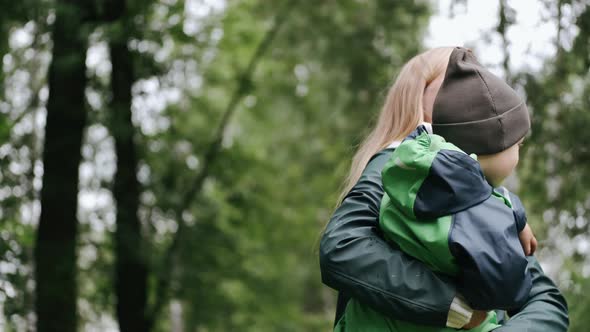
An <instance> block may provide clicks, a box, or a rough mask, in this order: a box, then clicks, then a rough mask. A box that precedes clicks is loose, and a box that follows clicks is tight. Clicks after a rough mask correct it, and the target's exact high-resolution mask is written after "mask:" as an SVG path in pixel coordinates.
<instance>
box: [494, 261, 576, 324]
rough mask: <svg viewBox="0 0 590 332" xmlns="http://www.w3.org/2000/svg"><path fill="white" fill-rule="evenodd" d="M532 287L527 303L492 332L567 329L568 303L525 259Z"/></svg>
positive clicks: (540, 270) (536, 262) (543, 274)
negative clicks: (531, 279)
mask: <svg viewBox="0 0 590 332" xmlns="http://www.w3.org/2000/svg"><path fill="white" fill-rule="evenodd" d="M527 258H528V261H529V266H528V267H529V271H530V273H531V275H532V278H533V288H532V289H531V292H530V294H529V299H528V301H527V303H526V304H525V305H524V306H523V307H522V308H521V309H520V310H519V311H518V312H515V313H512V314H514V315H513V316H512V317H511V318H510V319H509V320H508V321H507V322H506V323H505V324H504V325H503V326H502V327H500V328H498V329H496V330H494V332H522V331H551V332H562V331H563V332H565V331H567V328H568V326H569V318H568V309H567V302H566V301H565V298H564V297H563V295H561V293H560V292H559V290H558V289H557V287H556V286H555V284H554V283H553V282H552V281H551V279H549V277H547V276H546V275H545V273H544V272H543V269H542V268H541V266H540V265H539V262H538V261H537V260H536V259H535V257H533V256H529V257H527Z"/></svg>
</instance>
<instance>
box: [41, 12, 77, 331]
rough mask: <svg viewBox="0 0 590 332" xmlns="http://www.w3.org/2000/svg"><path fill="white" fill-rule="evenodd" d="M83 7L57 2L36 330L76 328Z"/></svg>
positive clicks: (42, 207) (50, 86) (42, 206)
mask: <svg viewBox="0 0 590 332" xmlns="http://www.w3.org/2000/svg"><path fill="white" fill-rule="evenodd" d="M79 11H80V8H78V6H77V5H76V4H75V2H73V1H66V0H62V1H57V4H56V11H55V16H56V17H55V22H54V24H53V32H52V33H53V57H52V62H51V65H50V67H49V81H48V84H49V99H48V101H47V122H46V127H45V142H44V150H43V165H44V173H43V188H42V189H41V217H40V220H39V228H38V231H37V239H36V244H35V253H34V254H35V281H36V302H35V310H36V314H37V323H36V324H37V331H38V332H45V331H60V332H71V331H75V330H76V327H77V310H76V295H77V282H76V240H77V223H78V222H77V218H76V212H77V196H78V165H79V163H80V159H81V154H80V147H81V144H82V133H83V130H84V126H85V123H86V110H85V105H84V88H85V86H86V66H85V59H86V49H87V36H86V34H85V33H83V32H82V31H84V30H83V29H81V25H82V22H81V19H80V15H79Z"/></svg>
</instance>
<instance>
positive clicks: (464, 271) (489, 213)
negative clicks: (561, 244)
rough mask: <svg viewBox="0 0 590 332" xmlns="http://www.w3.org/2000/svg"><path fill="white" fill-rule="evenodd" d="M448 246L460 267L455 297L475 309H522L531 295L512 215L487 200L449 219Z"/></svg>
mask: <svg viewBox="0 0 590 332" xmlns="http://www.w3.org/2000/svg"><path fill="white" fill-rule="evenodd" d="M449 247H450V249H451V253H452V254H453V256H454V257H455V259H456V261H457V264H458V265H459V270H460V273H459V279H458V285H460V287H459V293H461V294H462V295H463V296H465V298H466V299H467V302H468V303H469V304H470V305H471V307H472V308H474V309H478V310H493V309H504V310H509V309H514V308H520V307H521V306H522V305H523V304H524V303H525V302H526V300H527V298H528V296H529V292H530V290H531V286H532V283H531V275H530V272H529V271H528V270H527V265H528V262H527V259H526V257H525V255H524V251H523V249H522V246H521V244H520V240H519V238H518V231H517V226H516V222H515V217H514V213H513V210H512V209H511V208H510V207H508V206H507V205H505V204H504V202H502V201H501V200H500V199H498V198H497V197H494V196H490V197H489V198H488V199H487V200H485V201H484V202H483V203H481V204H478V205H475V206H473V207H471V208H469V209H467V210H464V211H462V212H459V213H457V214H455V215H453V222H452V226H451V230H450V232H449Z"/></svg>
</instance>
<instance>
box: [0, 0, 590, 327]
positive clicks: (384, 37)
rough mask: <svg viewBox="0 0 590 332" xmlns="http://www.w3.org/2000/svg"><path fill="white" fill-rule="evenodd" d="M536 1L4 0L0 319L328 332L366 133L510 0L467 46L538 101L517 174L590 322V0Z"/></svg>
mask: <svg viewBox="0 0 590 332" xmlns="http://www.w3.org/2000/svg"><path fill="white" fill-rule="evenodd" d="M525 2H527V3H532V4H534V6H532V7H529V9H528V10H527V9H525V11H527V12H526V13H524V14H523V10H518V9H517V7H522V1H516V0H513V1H509V0H499V1H487V2H481V1H478V2H476V1H467V0H452V1H451V0H447V1H441V2H435V1H426V0H423V1H420V0H340V1H333V0H325V1H308V0H302V1H294V0H276V1H268V0H267V1H265V0H239V1H238V0H184V1H183V0H125V1H122V0H121V1H118V0H79V1H75V0H20V1H3V2H2V5H1V7H0V8H1V9H2V10H1V11H0V59H1V60H2V61H0V66H1V70H0V330H2V331H57V330H59V331H65V332H68V331H77V330H81V331H118V330H119V331H175V332H176V331H326V330H328V329H329V328H330V326H331V324H332V319H333V315H334V310H335V293H334V292H333V291H332V290H330V289H329V288H327V287H325V286H323V285H322V284H321V279H320V274H319V267H318V259H317V252H316V251H315V250H316V245H317V239H318V236H319V234H320V232H321V230H322V228H323V226H324V225H325V223H326V222H327V220H328V219H329V217H330V214H331V212H332V209H333V207H334V206H335V203H336V198H337V195H338V191H339V189H340V186H341V184H342V181H343V179H344V177H345V175H346V173H347V171H348V168H349V166H350V161H351V158H352V155H353V153H354V148H355V146H357V145H358V143H359V142H360V140H361V139H362V138H363V137H364V135H366V133H367V130H368V129H369V128H370V125H371V124H372V123H373V122H372V121H374V119H375V116H376V114H377V113H378V111H379V108H380V105H381V104H382V102H383V97H384V94H385V92H386V90H387V87H388V85H389V84H390V83H391V82H392V80H393V79H394V78H395V74H396V72H397V71H398V70H399V69H400V66H401V65H402V64H403V63H404V62H405V61H407V60H408V59H409V58H410V57H412V56H414V55H415V54H417V53H418V52H420V51H421V50H424V49H425V48H427V47H431V46H441V45H437V43H439V42H441V41H444V42H449V41H448V40H449V39H448V38H446V37H448V36H451V35H453V34H454V33H455V32H456V31H458V30H455V31H450V32H448V33H446V35H445V30H444V29H445V27H447V26H450V24H452V23H453V22H458V21H459V20H464V22H473V21H474V20H473V17H474V16H473V15H474V14H472V12H473V10H474V7H473V6H476V7H477V6H480V7H481V6H489V5H490V4H492V3H493V8H494V9H493V10H487V12H485V13H484V14H483V15H485V17H487V18H488V19H490V20H491V21H490V20H488V21H490V22H492V23H491V25H490V26H488V27H487V28H486V29H483V30H481V29H479V30H478V29H476V28H475V27H473V28H471V27H469V26H467V27H466V26H462V27H461V28H460V30H466V31H471V32H474V33H475V34H476V35H475V37H473V36H472V37H471V39H469V40H456V39H455V40H453V39H451V40H452V41H451V42H452V43H455V44H456V45H461V46H467V47H472V48H473V49H474V51H475V53H476V54H478V55H479V56H480V57H481V59H482V61H483V62H484V64H486V65H487V66H489V67H490V68H491V69H492V70H494V71H495V72H496V73H498V74H499V75H501V76H502V77H504V78H505V79H506V80H507V81H508V82H509V83H510V84H511V85H512V86H514V87H515V88H516V89H517V90H518V91H519V93H521V94H522V95H523V97H525V98H526V99H527V103H528V105H529V110H530V111H531V114H532V117H533V125H532V130H531V133H530V135H529V136H528V138H527V141H526V143H525V146H524V148H523V152H522V156H521V162H520V164H519V168H518V172H517V175H516V176H514V177H512V178H511V179H510V180H509V181H508V185H509V187H510V188H511V189H513V190H514V191H516V192H517V193H518V194H519V195H520V196H521V198H522V200H523V202H524V204H525V206H526V207H527V210H528V216H529V222H530V224H531V225H532V227H533V229H534V231H535V233H536V235H537V238H538V239H539V240H540V248H539V250H538V253H537V256H538V258H539V260H540V261H541V262H542V265H543V267H544V268H545V271H546V272H547V273H548V274H549V275H550V276H551V277H552V278H553V279H554V280H555V281H556V283H557V284H558V286H559V287H560V289H561V290H562V291H563V292H564V294H565V295H566V297H567V300H568V303H569V305H570V308H571V311H570V314H571V317H570V318H571V328H570V331H573V332H582V331H587V327H588V326H589V325H590V315H588V314H587V313H588V312H590V297H588V296H586V295H585V294H588V293H589V292H590V258H589V257H590V256H589V255H588V253H589V252H590V242H589V238H588V234H589V233H588V229H589V227H590V224H589V222H588V218H589V217H590V214H589V209H590V191H589V190H588V189H587V188H589V187H590V147H589V146H588V144H586V143H587V142H589V141H590V129H589V128H590V112H589V110H590V98H589V97H588V96H590V72H589V67H590V52H589V51H590V11H589V7H590V6H589V5H590V3H589V1H587V0H586V1H581V0H578V1H575V0H556V1H548V0H527V1H525ZM483 3H485V5H483ZM530 8H536V10H532V9H530ZM470 17H471V18H472V20H471V21H470V20H469V18H470ZM531 17H534V18H535V20H534V21H535V22H539V23H538V26H535V25H534V24H533V25H532V30H530V31H529V33H517V32H518V31H521V32H522V29H520V27H521V26H522V24H524V23H527V22H528V23H530V18H531ZM476 20H478V18H476V19H475V21H476ZM528 23H527V24H528ZM466 24H469V23H466ZM464 25H465V24H464ZM433 26H434V28H433ZM519 29H520V30H519ZM437 36H438V37H437ZM441 36H442V37H441ZM453 36H454V35H453ZM437 38H439V39H437ZM474 38H475V39H474ZM539 38H541V39H543V40H544V41H545V42H544V44H542V46H541V47H539V46H538V45H537V46H535V45H532V44H531V41H534V40H538V39H539ZM527 45H529V47H527ZM445 46H446V45H445ZM35 299H37V300H35Z"/></svg>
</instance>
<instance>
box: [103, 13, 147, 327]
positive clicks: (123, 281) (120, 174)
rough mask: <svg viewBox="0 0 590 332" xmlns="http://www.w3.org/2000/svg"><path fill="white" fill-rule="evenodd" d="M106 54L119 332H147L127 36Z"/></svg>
mask: <svg viewBox="0 0 590 332" xmlns="http://www.w3.org/2000/svg"><path fill="white" fill-rule="evenodd" d="M123 20H125V18H123ZM122 34H123V35H125V34H126V33H125V32H123V33H122ZM110 52H111V62H112V74H111V75H112V76H111V90H112V101H111V112H112V117H111V119H112V123H111V130H112V134H113V136H114V138H115V149H116V153H117V173H116V174H115V184H114V189H113V195H114V198H115V201H116V204H117V230H116V233H115V257H116V267H115V284H116V287H115V288H116V297H117V320H118V322H119V328H120V329H121V331H122V332H142V331H147V330H148V327H147V322H146V316H145V314H146V298H147V272H148V268H147V260H146V257H145V256H144V253H143V252H142V250H141V248H142V246H143V245H142V243H143V240H142V236H141V224H140V222H139V218H138V215H137V212H138V207H139V193H140V189H139V183H138V181H137V176H136V174H137V172H136V171H137V153H136V150H135V144H134V141H133V133H134V128H133V123H132V122H131V86H132V84H133V82H134V73H133V66H132V61H131V53H130V52H129V50H128V48H127V38H126V36H114V37H113V38H111V42H110Z"/></svg>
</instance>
